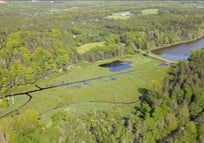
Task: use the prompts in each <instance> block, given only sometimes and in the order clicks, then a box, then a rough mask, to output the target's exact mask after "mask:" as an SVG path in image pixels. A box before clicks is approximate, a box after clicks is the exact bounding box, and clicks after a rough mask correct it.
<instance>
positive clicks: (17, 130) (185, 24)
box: [0, 1, 204, 143]
mask: <svg viewBox="0 0 204 143" xmlns="http://www.w3.org/2000/svg"><path fill="white" fill-rule="evenodd" d="M203 7H204V4H203V2H199V1H198V2H179V1H177V2H172V1H168V2H165V3H162V2H154V3H153V2H152V3H150V2H135V1H129V2H114V1H113V2H110V3H108V4H107V3H105V2H102V1H100V2H98V3H97V2H92V3H89V2H87V1H84V2H77V1H72V2H70V3H66V2H42V3H31V2H10V3H9V4H8V5H7V4H6V6H5V5H4V4H2V5H1V4H0V27H1V28H0V97H1V98H0V99H1V102H0V111H2V109H6V108H7V107H9V102H8V101H7V99H6V98H5V96H6V95H8V94H9V93H11V90H13V89H15V88H16V87H23V86H25V85H35V83H36V82H38V81H39V80H42V79H46V78H47V79H48V78H49V77H52V76H53V75H55V74H57V73H63V72H66V71H68V70H69V67H71V65H74V64H78V63H80V62H82V61H83V62H84V61H85V62H93V61H98V60H103V59H107V58H113V57H120V56H123V55H131V54H132V55H133V54H135V55H136V53H137V52H138V51H143V52H144V53H145V52H146V53H148V52H151V50H153V49H157V48H161V47H166V46H169V45H172V44H173V45H174V44H176V43H180V42H186V41H192V40H196V39H199V38H201V37H203V35H204V8H203ZM121 12H125V13H126V14H128V16H127V18H126V17H125V18H124V17H122V18H121V17H120V16H121ZM118 13H119V15H120V16H119V18H118ZM122 14H124V13H122ZM115 15H116V16H115ZM114 16H115V17H114ZM110 17H111V18H110ZM124 19H125V20H124ZM89 43H100V44H98V45H96V46H94V47H92V48H90V49H88V50H85V51H82V52H81V51H80V52H79V49H80V47H81V46H83V45H85V44H89ZM203 61H204V49H200V50H197V51H193V52H192V54H191V56H190V57H189V58H188V60H186V61H179V62H178V64H172V65H171V67H169V69H168V73H167V75H166V76H165V78H164V80H163V82H162V83H158V84H157V83H155V84H152V86H151V87H149V88H146V87H144V88H139V89H136V90H138V91H139V93H140V97H139V98H138V99H139V100H138V102H135V103H134V109H133V112H131V113H130V114H128V115H125V116H124V114H122V113H121V112H119V111H117V110H106V111H98V112H95V111H89V112H88V113H86V114H83V115H81V116H75V115H73V114H72V112H69V111H65V110H62V111H61V112H55V113H54V114H52V115H51V120H52V121H51V122H52V124H44V123H42V122H41V121H40V120H41V116H40V114H41V113H39V112H38V111H37V110H34V109H26V111H25V112H23V113H22V114H19V115H16V116H7V117H3V118H1V119H0V143H8V142H10V143H25V142H26V143H48V142H49V143H56V142H57V143H73V142H75V143H95V142H97V143H130V142H131V143H156V142H157V143H164V142H167V143H181V142H186V141H188V142H189V143H195V142H199V143H203V142H204V113H203V111H204V98H203V96H204V64H203ZM148 72H151V71H148ZM135 100H136V99H135ZM42 104H43V103H42Z"/></svg>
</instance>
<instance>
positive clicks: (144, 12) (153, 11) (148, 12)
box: [141, 9, 159, 15]
mask: <svg viewBox="0 0 204 143" xmlns="http://www.w3.org/2000/svg"><path fill="white" fill-rule="evenodd" d="M158 10H159V9H143V10H142V11H141V13H142V15H151V14H158Z"/></svg>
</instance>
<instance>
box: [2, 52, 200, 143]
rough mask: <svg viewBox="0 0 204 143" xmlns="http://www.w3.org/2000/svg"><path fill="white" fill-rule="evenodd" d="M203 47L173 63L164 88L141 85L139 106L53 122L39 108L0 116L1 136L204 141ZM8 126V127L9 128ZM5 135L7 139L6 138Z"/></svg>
mask: <svg viewBox="0 0 204 143" xmlns="http://www.w3.org/2000/svg"><path fill="white" fill-rule="evenodd" d="M203 60H204V49H201V50H198V51H194V52H193V53H192V55H191V57H190V58H189V59H188V60H187V61H186V62H180V63H179V64H178V65H173V66H172V67H171V69H170V70H169V74H168V76H167V77H166V80H164V84H163V85H164V86H163V89H162V88H161V85H160V84H159V83H154V84H153V85H152V87H151V88H150V89H139V91H140V93H141V94H142V96H140V97H139V102H137V103H136V104H135V110H134V112H133V113H131V114H130V115H128V116H126V117H123V116H122V115H121V114H120V112H119V111H106V112H103V111H100V112H91V113H87V114H86V115H83V116H81V117H76V116H73V115H72V113H71V112H58V113H55V114H53V115H52V125H51V126H49V127H46V126H44V125H42V124H40V123H39V118H40V115H39V113H38V112H37V111H34V110H27V111H26V112H25V114H22V115H19V116H17V118H16V119H13V118H11V117H7V118H4V119H2V120H1V121H0V123H1V128H0V136H1V137H2V138H1V140H0V141H1V142H2V143H5V142H6V141H9V142H11V143H21V142H22V143H24V142H28V143H33V142H35V143H42V142H43V143H46V142H49V143H56V142H65V143H70V142H79V143H82V142H85V143H86V142H87V143H92V142H93V143H95V142H97V143H104V142H107V143H109V142H111V143H119V142H128V143H143V142H148V143H156V142H167V143H168V142H169V143H171V142H174V143H180V142H192V143H193V142H200V143H202V142H204V134H203V131H204V113H203V112H204V104H203V103H204V102H203V99H204V98H203V96H204V94H203V93H204V84H203V81H204V78H203V77H204V72H203V71H204V67H203V64H202V63H203ZM8 127H9V128H8ZM3 141H4V142H3Z"/></svg>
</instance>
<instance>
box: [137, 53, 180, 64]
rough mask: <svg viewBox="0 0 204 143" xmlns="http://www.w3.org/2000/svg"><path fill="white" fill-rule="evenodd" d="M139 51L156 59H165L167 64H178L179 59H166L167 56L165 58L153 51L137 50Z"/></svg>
mask: <svg viewBox="0 0 204 143" xmlns="http://www.w3.org/2000/svg"><path fill="white" fill-rule="evenodd" d="M136 51H137V52H139V53H141V54H143V55H147V56H148V57H151V58H154V59H157V60H160V61H164V62H165V63H167V64H177V63H178V61H176V60H170V59H166V58H163V57H161V56H159V55H157V54H154V53H152V52H150V53H146V52H145V51H141V50H136Z"/></svg>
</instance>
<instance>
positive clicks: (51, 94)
mask: <svg viewBox="0 0 204 143" xmlns="http://www.w3.org/2000/svg"><path fill="white" fill-rule="evenodd" d="M115 60H121V61H129V62H131V68H128V69H123V70H119V71H115V72H111V71H110V70H109V69H108V68H106V67H100V66H99V65H100V64H104V63H108V62H112V61H115ZM161 63H162V62H160V61H157V60H154V59H151V58H148V57H145V56H142V55H139V54H136V55H132V56H125V57H120V58H112V59H108V60H101V61H96V62H82V63H79V64H76V65H74V66H70V67H69V69H68V71H67V72H63V73H60V74H58V75H54V76H53V77H51V78H48V79H45V80H42V81H40V82H38V83H36V84H35V85H27V87H26V86H23V87H20V88H18V89H14V90H13V91H10V93H8V94H11V92H13V94H14V95H15V94H18V93H19V95H16V96H14V101H15V103H14V104H12V103H11V101H10V106H9V108H6V109H3V110H1V116H3V115H5V114H7V113H9V112H10V114H8V115H15V114H21V113H24V111H25V110H27V109H35V110H36V111H38V112H39V113H40V117H41V121H42V122H47V121H50V117H51V115H52V114H53V113H55V112H58V111H70V112H71V113H72V114H74V115H76V116H79V115H81V114H85V113H87V112H89V111H97V110H118V111H119V112H122V113H123V114H124V115H125V114H128V113H129V112H131V111H132V110H133V109H134V108H132V107H133V106H134V103H136V102H138V97H139V96H140V95H141V93H140V92H139V89H141V88H145V87H146V88H151V87H152V85H154V84H158V83H159V82H160V81H161V80H162V78H163V76H164V74H165V71H166V69H167V67H162V66H159V65H160V64H161ZM155 81H157V82H155ZM21 93H22V94H21ZM10 100H11V99H10Z"/></svg>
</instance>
